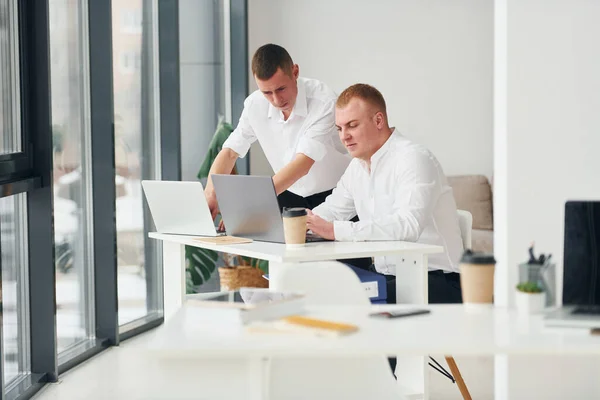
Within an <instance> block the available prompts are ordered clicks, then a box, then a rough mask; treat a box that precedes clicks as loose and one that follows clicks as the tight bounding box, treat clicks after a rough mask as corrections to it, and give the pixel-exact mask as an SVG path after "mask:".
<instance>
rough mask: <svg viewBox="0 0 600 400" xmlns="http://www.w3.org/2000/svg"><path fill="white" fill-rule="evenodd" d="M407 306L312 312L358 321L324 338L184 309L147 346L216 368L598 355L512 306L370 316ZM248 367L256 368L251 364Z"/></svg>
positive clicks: (588, 339)
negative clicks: (277, 361) (234, 363)
mask: <svg viewBox="0 0 600 400" xmlns="http://www.w3.org/2000/svg"><path fill="white" fill-rule="evenodd" d="M403 307H410V306H406V305H404V306H402V305H401V306H388V305H385V306H373V307H372V308H365V309H356V308H350V307H335V308H334V307H313V308H310V309H309V315H311V316H315V317H323V318H330V319H334V320H338V321H341V322H350V323H355V324H357V325H359V327H360V330H359V331H358V332H357V333H355V334H353V335H351V336H347V337H343V338H322V337H321V338H319V337H313V336H308V335H306V336H304V335H288V334H270V333H250V332H247V331H245V330H244V328H243V327H242V326H241V325H236V324H231V323H227V324H225V325H226V326H227V328H226V329H223V326H225V325H220V324H219V322H218V320H215V314H214V312H213V313H210V312H208V313H206V312H205V311H204V310H203V309H198V308H193V309H192V308H187V306H186V307H184V308H183V309H182V310H180V311H179V312H178V315H177V316H176V317H175V318H173V319H172V322H171V323H170V324H169V325H166V326H164V327H161V328H159V330H158V331H157V332H156V333H155V336H154V337H153V339H152V341H151V342H150V344H149V345H147V347H146V348H145V349H146V350H147V349H149V350H150V352H151V353H152V354H154V355H155V356H157V357H159V358H161V359H164V360H165V361H167V360H170V361H174V360H182V361H184V362H185V361H187V362H188V363H190V362H193V363H196V362H198V363H210V362H211V360H215V359H224V358H227V357H232V358H234V357H247V358H248V359H252V358H254V359H258V358H259V357H276V356H278V357H281V356H285V357H311V356H318V357H322V358H323V357H332V358H343V357H350V358H356V357H371V356H374V355H382V354H385V355H395V354H400V355H403V356H415V355H424V354H453V355H552V356H560V355H585V356H590V355H597V356H600V336H592V335H589V334H582V333H581V332H577V333H575V334H574V333H571V332H569V331H568V330H565V329H547V328H544V326H543V322H542V318H541V316H531V317H529V318H527V317H522V316H519V315H518V314H517V313H516V312H515V311H510V310H506V309H499V308H493V307H489V308H487V309H481V310H478V311H469V310H468V309H467V308H465V307H464V306H463V305H430V306H427V307H428V308H429V309H431V314H430V315H426V316H418V317H411V318H401V319H396V320H381V319H375V318H369V317H368V316H367V314H368V312H370V311H373V309H389V308H403ZM249 366H250V367H249V368H250V369H252V368H253V367H252V364H249ZM263 373H265V374H268V373H269V371H268V370H266V371H263ZM332 373H335V372H332ZM531 373H535V371H531ZM249 376H253V375H249ZM254 376H255V375H254ZM254 381H256V379H254ZM264 381H265V380H263V382H264ZM467 384H468V382H467ZM496 384H498V382H496ZM507 393H508V392H507ZM259 398H260V397H259ZM508 398H509V397H508V396H506V397H501V398H498V400H504V399H508ZM579 398H581V397H579Z"/></svg>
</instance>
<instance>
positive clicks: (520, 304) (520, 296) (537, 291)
mask: <svg viewBox="0 0 600 400" xmlns="http://www.w3.org/2000/svg"><path fill="white" fill-rule="evenodd" d="M515 302H516V305H517V311H518V312H519V313H520V314H536V313H539V312H541V311H542V310H543V309H544V306H545V304H546V293H545V292H544V290H543V288H542V287H541V286H540V284H538V283H537V282H521V283H519V284H518V285H517V293H516V297H515Z"/></svg>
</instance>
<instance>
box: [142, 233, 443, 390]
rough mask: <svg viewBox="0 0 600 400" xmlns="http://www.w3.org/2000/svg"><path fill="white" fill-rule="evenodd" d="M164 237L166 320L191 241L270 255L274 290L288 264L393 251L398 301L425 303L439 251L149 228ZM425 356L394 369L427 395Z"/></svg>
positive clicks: (179, 299) (181, 284)
mask: <svg viewBox="0 0 600 400" xmlns="http://www.w3.org/2000/svg"><path fill="white" fill-rule="evenodd" d="M149 236H150V237H151V238H154V239H157V240H161V241H162V242H163V275H164V278H163V279H164V312H165V320H168V319H169V318H170V317H171V316H172V315H173V314H174V313H175V312H176V311H177V310H179V308H180V307H181V306H182V304H183V302H184V298H185V287H186V286H185V247H184V246H186V245H187V246H194V247H201V248H205V249H210V250H214V251H217V252H226V253H230V254H238V255H241V256H246V257H253V258H257V259H261V260H268V261H269V287H270V288H272V289H275V290H277V288H278V284H279V273H280V272H281V271H282V269H283V268H285V267H286V265H290V264H295V263H301V262H310V261H325V260H341V259H348V258H361V257H374V256H391V257H394V258H395V259H396V260H395V264H396V276H399V277H402V279H396V302H397V303H398V304H402V303H409V304H427V298H428V288H427V285H428V281H427V278H428V276H427V271H428V269H427V256H428V254H434V253H441V252H442V251H443V248H442V247H440V246H433V245H425V244H419V243H410V242H400V241H389V242H317V243H307V244H306V245H305V246H302V247H288V246H286V245H285V244H280V243H268V242H252V243H245V244H237V245H235V244H234V245H215V244H210V243H203V242H199V241H197V240H194V237H192V236H186V235H167V234H160V233H150V234H149ZM427 368H428V365H427V361H426V358H425V357H423V356H422V355H418V356H416V357H402V358H398V360H397V366H396V374H397V375H398V376H399V377H401V378H399V380H398V382H399V384H401V385H403V386H405V387H409V389H410V390H411V391H412V392H413V393H419V394H423V397H424V398H427V397H428V396H427V387H428V382H427V373H426V370H427Z"/></svg>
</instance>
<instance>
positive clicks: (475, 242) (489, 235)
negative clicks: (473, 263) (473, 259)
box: [471, 229, 494, 254]
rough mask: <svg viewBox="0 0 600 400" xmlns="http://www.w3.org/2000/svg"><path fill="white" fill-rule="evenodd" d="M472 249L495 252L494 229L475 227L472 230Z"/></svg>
mask: <svg viewBox="0 0 600 400" xmlns="http://www.w3.org/2000/svg"><path fill="white" fill-rule="evenodd" d="M471 250H473V251H481V252H484V253H489V254H492V253H494V231H488V230H483V229H473V231H472V232H471Z"/></svg>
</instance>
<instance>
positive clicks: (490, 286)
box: [460, 250, 496, 304]
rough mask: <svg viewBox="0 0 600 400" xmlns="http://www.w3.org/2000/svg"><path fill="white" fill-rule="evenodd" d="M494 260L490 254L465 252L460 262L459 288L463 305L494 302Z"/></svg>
mask: <svg viewBox="0 0 600 400" xmlns="http://www.w3.org/2000/svg"><path fill="white" fill-rule="evenodd" d="M495 270H496V260H495V259H494V256H493V255H491V254H484V253H474V252H472V251H471V250H467V251H465V253H464V254H463V256H462V259H461V260H460V286H461V289H462V299H463V303H465V304H492V303H493V302H494V271H495Z"/></svg>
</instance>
